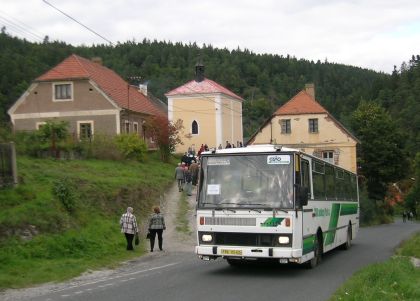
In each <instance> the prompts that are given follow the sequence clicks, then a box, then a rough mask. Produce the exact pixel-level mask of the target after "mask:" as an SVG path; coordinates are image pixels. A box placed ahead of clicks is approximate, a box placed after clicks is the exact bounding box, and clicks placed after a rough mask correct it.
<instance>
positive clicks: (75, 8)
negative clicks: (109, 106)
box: [0, 0, 420, 73]
mask: <svg viewBox="0 0 420 301" xmlns="http://www.w3.org/2000/svg"><path fill="white" fill-rule="evenodd" d="M48 2H49V3H51V4H52V5H54V6H56V7H57V8H59V9H60V10H62V11H64V12H65V13H67V14H68V15H70V16H72V17H73V18H75V19H77V20H78V21H80V22H81V23H83V24H84V25H86V26H87V27H89V28H91V29H92V30H94V31H96V32H97V33H99V34H100V35H102V36H103V37H105V38H106V39H108V40H110V41H112V42H113V43H117V42H125V41H127V40H133V39H134V40H136V41H141V40H143V38H148V39H151V40H154V39H157V40H166V41H172V42H185V43H188V42H197V44H198V45H202V44H203V43H206V44H212V45H213V46H214V47H220V48H224V47H227V48H228V49H234V48H237V47H238V46H239V47H240V48H241V49H244V48H248V49H249V50H251V51H253V52H255V53H273V54H279V55H284V56H285V55H287V54H290V55H291V56H295V57H297V58H304V59H308V60H314V61H316V60H318V59H319V60H321V61H324V60H325V59H327V60H328V61H329V62H336V63H342V64H347V65H353V66H359V67H363V68H369V69H374V70H377V71H384V72H387V73H390V72H391V71H392V70H393V66H394V65H397V67H400V65H401V63H402V62H403V61H408V60H409V59H410V58H411V55H413V54H420V0H365V1H362V0H360V1H357V0H354V1H350V0H342V1H333V0H295V1H292V0H291V1H283V0H48ZM0 4H1V5H0V26H1V27H2V26H6V31H7V32H8V33H9V34H12V35H17V36H20V37H25V38H26V39H28V40H31V41H37V42H39V41H42V39H43V37H44V36H46V35H48V36H49V37H50V41H52V40H60V41H64V42H67V43H70V44H73V45H80V44H85V45H91V44H102V43H107V42H106V41H105V40H103V39H101V38H100V37H98V36H96V35H95V34H93V33H92V32H90V31H88V30H87V29H85V28H83V27H82V26H81V25H79V24H77V23H76V22H74V21H72V20H71V19H69V18H68V17H66V16H64V15H63V14H61V13H60V12H58V11H57V10H55V9H54V8H52V7H51V6H48V5H47V4H46V3H45V2H43V1H42V0H0ZM204 63H205V62H204Z"/></svg>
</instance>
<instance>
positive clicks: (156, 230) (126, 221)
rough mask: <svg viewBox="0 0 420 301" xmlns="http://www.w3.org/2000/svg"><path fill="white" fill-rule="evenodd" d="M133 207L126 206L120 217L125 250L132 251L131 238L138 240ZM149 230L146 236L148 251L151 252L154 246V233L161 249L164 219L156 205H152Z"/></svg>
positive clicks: (164, 228)
mask: <svg viewBox="0 0 420 301" xmlns="http://www.w3.org/2000/svg"><path fill="white" fill-rule="evenodd" d="M133 211H134V210H133V207H128V208H127V211H126V213H124V214H123V215H122V216H121V218H120V227H121V233H124V235H125V239H126V241H127V250H128V251H133V250H134V247H133V240H134V239H135V238H136V240H138V239H139V238H138V235H139V228H138V226H137V220H136V217H135V215H134V214H133ZM148 229H149V232H148V238H149V239H150V252H153V249H154V247H155V239H156V235H157V237H158V245H159V250H161V251H163V235H162V234H163V230H166V225H165V219H164V217H163V214H162V213H161V212H160V208H159V207H158V206H155V207H153V213H152V215H151V216H150V218H149V228H148Z"/></svg>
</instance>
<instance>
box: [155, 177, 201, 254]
mask: <svg viewBox="0 0 420 301" xmlns="http://www.w3.org/2000/svg"><path fill="white" fill-rule="evenodd" d="M193 187H194V186H193ZM181 195H182V193H181V192H179V191H178V186H177V184H176V183H174V184H173V185H172V187H171V188H170V189H169V190H168V191H167V192H166V193H165V196H164V200H163V202H162V203H163V204H161V211H162V212H163V214H164V216H165V223H166V231H164V233H163V249H164V250H165V252H194V246H195V242H196V236H195V229H196V223H195V200H196V188H194V189H193V192H192V196H188V197H187V200H188V204H189V210H188V212H187V217H188V220H189V229H190V234H186V233H180V232H178V231H176V222H177V220H176V215H177V212H178V208H179V202H180V198H181ZM155 244H157V241H156V242H155Z"/></svg>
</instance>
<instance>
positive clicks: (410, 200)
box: [404, 152, 420, 212]
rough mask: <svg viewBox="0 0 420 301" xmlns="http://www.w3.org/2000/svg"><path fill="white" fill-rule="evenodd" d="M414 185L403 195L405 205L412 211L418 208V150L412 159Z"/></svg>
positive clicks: (419, 180) (417, 210)
mask: <svg viewBox="0 0 420 301" xmlns="http://www.w3.org/2000/svg"><path fill="white" fill-rule="evenodd" d="M414 171H415V174H414V178H412V179H413V180H414V185H413V187H412V188H411V189H410V191H409V193H408V194H407V196H406V197H405V200H404V201H405V207H406V208H407V209H408V210H410V211H412V212H419V210H420V152H418V153H417V154H416V158H415V160H414Z"/></svg>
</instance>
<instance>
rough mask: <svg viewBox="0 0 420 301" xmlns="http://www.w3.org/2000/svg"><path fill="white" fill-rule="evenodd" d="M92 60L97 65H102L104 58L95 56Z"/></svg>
mask: <svg viewBox="0 0 420 301" xmlns="http://www.w3.org/2000/svg"><path fill="white" fill-rule="evenodd" d="M90 60H91V61H92V62H94V63H96V64H99V65H102V58H100V57H99V56H95V57H93V58H91V59H90Z"/></svg>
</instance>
